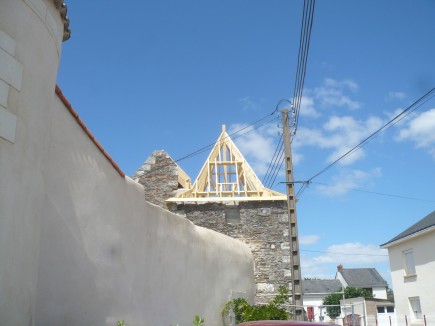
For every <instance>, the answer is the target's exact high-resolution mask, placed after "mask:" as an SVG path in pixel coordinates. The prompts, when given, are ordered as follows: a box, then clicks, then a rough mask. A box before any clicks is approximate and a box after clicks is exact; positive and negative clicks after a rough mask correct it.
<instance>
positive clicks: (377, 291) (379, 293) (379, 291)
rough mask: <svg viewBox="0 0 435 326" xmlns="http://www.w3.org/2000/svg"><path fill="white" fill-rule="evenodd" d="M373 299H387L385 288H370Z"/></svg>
mask: <svg viewBox="0 0 435 326" xmlns="http://www.w3.org/2000/svg"><path fill="white" fill-rule="evenodd" d="M372 293H373V298H376V299H387V289H386V288H385V286H378V287H376V286H375V287H373V288H372Z"/></svg>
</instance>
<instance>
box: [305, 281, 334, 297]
mask: <svg viewBox="0 0 435 326" xmlns="http://www.w3.org/2000/svg"><path fill="white" fill-rule="evenodd" d="M341 288H342V285H341V282H340V281H339V280H303V281H302V292H303V294H310V293H312V294H314V293H317V294H319V293H334V292H337V291H340V290H341Z"/></svg>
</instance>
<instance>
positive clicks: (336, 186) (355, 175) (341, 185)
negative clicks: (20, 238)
mask: <svg viewBox="0 0 435 326" xmlns="http://www.w3.org/2000/svg"><path fill="white" fill-rule="evenodd" d="M381 176H382V171H381V168H375V169H372V170H371V171H368V172H366V171H362V170H350V171H341V172H340V173H339V174H338V175H335V176H333V177H332V178H331V184H330V185H323V184H318V185H316V190H317V191H318V192H319V193H321V194H322V195H325V196H329V197H335V196H343V195H345V194H346V193H348V192H349V191H351V190H353V189H362V188H364V189H370V188H373V187H374V180H375V179H376V178H379V177H381Z"/></svg>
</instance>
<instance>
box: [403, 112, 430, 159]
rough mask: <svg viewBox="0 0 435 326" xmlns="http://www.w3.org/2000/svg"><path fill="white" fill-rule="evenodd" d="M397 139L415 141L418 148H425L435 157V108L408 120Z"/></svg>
mask: <svg viewBox="0 0 435 326" xmlns="http://www.w3.org/2000/svg"><path fill="white" fill-rule="evenodd" d="M397 139H398V140H402V141H403V140H410V141H412V142H414V143H415V144H416V146H417V148H424V149H425V150H427V151H428V153H429V154H430V155H432V156H433V158H434V159H435V108H434V109H431V110H428V111H425V112H423V113H421V114H419V115H417V116H416V117H415V118H413V119H411V120H409V121H407V123H406V125H405V127H404V128H403V129H402V130H400V132H399V135H398V137H397Z"/></svg>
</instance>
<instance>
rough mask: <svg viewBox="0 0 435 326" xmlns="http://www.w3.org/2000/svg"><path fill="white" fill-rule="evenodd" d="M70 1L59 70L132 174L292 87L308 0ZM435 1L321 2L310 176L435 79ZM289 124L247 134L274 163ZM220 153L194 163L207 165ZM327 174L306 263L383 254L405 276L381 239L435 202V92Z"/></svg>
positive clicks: (308, 97) (248, 150) (303, 229)
mask: <svg viewBox="0 0 435 326" xmlns="http://www.w3.org/2000/svg"><path fill="white" fill-rule="evenodd" d="M67 4H68V16H69V18H70V19H71V25H70V27H71V30H72V37H71V39H70V40H68V41H67V42H65V43H64V45H63V53H62V59H61V64H60V68H59V76H58V84H59V86H60V87H61V89H62V91H63V93H64V94H65V95H66V96H67V98H68V99H69V100H70V102H71V103H72V105H73V107H74V108H75V110H76V111H77V112H78V113H79V115H80V116H81V118H82V119H83V120H84V121H85V123H86V124H87V126H88V127H89V129H90V130H91V131H92V132H93V133H94V135H95V136H96V138H97V139H98V140H99V141H100V142H101V143H102V145H103V146H104V147H105V149H106V150H107V151H108V152H109V153H110V155H111V156H112V158H113V159H114V160H115V161H116V162H117V163H118V164H119V166H120V167H121V168H122V169H123V170H124V171H125V172H126V174H128V175H132V174H133V173H134V171H135V170H136V169H137V168H139V167H140V166H141V164H142V163H143V161H144V160H145V159H146V158H147V157H148V156H149V155H150V154H151V153H152V151H153V150H156V149H165V150H166V151H167V152H168V153H169V154H170V155H171V156H172V157H173V158H174V159H179V158H181V157H183V156H185V155H187V154H190V153H192V152H194V151H196V150H197V149H199V148H202V147H204V146H206V145H208V144H210V143H213V142H214V141H215V140H216V139H217V137H218V136H219V134H220V131H221V125H222V124H226V125H227V128H228V129H229V130H238V129H239V128H240V127H242V126H246V125H249V124H250V123H252V122H254V121H256V120H258V119H260V118H263V117H265V116H266V115H268V114H270V113H271V112H273V110H274V109H275V106H276V104H277V102H278V101H279V100H280V99H284V98H285V99H291V97H292V95H293V91H294V84H295V77H296V63H297V53H298V47H299V35H300V24H301V15H302V4H303V2H302V1H284V0H274V1H258V0H238V1H229V0H220V1H214V0H210V1H199V0H192V1H188V2H186V1H175V0H162V1H138V2H135V3H129V4H128V5H121V4H120V2H115V1H105V2H102V1H91V2H89V1H88V2H84V1H77V2H68V3H67ZM434 14H435V2H434V1H432V0H419V1H404V0H400V1H391V0H389V1H374V0H369V1H359V2H357V1H336V0H331V1H317V3H316V8H315V16H314V25H313V30H312V34H311V43H310V52H309V57H308V66H307V75H306V79H305V88H304V93H303V95H304V98H303V101H302V106H301V112H300V119H299V125H298V126H299V127H298V132H297V135H296V138H295V140H294V142H293V150H294V152H293V154H294V163H295V166H294V173H295V179H296V180H307V179H309V178H310V177H312V176H313V175H315V174H316V173H317V172H319V171H320V170H322V169H323V168H324V167H326V166H327V165H328V164H329V163H330V162H331V161H333V160H334V159H336V158H337V157H338V156H340V155H341V154H343V153H344V152H345V151H347V150H349V149H350V148H352V147H353V146H355V145H357V144H358V143H359V142H360V141H361V140H363V139H364V138H365V137H367V136H368V135H369V134H370V133H372V132H373V131H375V130H376V129H377V128H379V127H380V126H382V124H383V123H385V122H387V121H388V120H389V119H391V117H393V116H394V115H395V114H397V113H398V112H400V110H403V109H405V108H406V107H408V106H409V105H410V104H411V103H413V102H414V101H415V100H417V99H418V98H420V97H421V96H423V95H424V94H425V93H426V92H428V91H429V90H430V89H431V88H433V87H434V86H435V65H434V58H435V42H433V40H434V34H435V20H434V19H433V17H434ZM277 118H278V116H277ZM279 124H280V120H279V119H277V120H275V121H273V122H271V123H269V124H266V125H263V126H261V127H259V128H258V129H255V130H253V131H252V132H249V133H247V134H245V135H243V136H241V137H239V138H237V139H236V140H235V141H236V143H237V145H238V146H239V149H240V150H241V151H242V153H243V154H244V155H245V158H246V159H247V160H248V161H249V163H250V164H251V166H252V167H253V168H254V170H255V171H256V173H257V175H258V176H259V177H260V178H262V177H263V175H264V173H265V171H266V170H267V166H268V164H269V162H270V160H271V158H272V155H273V153H274V150H275V147H276V144H277V142H278V133H279V126H278V125H279ZM207 155H208V152H205V153H202V154H201V155H196V156H194V157H192V158H189V159H186V160H182V161H180V162H179V165H180V166H181V167H182V168H183V169H184V170H185V171H186V172H187V173H188V174H189V175H190V176H191V177H192V179H195V178H196V176H197V174H198V172H199V170H200V168H201V166H202V164H203V162H204V161H205V159H206V157H207ZM280 181H284V173H283V172H281V173H280V175H279V176H278V178H277V179H276V182H275V185H274V189H276V190H278V191H282V192H284V191H285V189H284V187H283V185H282V184H280V183H279V182H280ZM312 181H313V183H312V184H311V185H310V186H309V187H308V188H307V189H306V190H305V191H304V192H303V193H302V195H301V197H300V200H299V202H298V206H297V212H298V224H299V235H300V247H301V256H302V273H303V276H305V277H319V278H333V277H334V276H335V271H336V266H337V265H338V264H340V263H341V264H343V265H344V267H345V268H346V267H348V268H350V267H376V268H377V269H378V271H379V272H380V273H381V274H382V275H383V276H384V277H385V279H386V280H387V281H388V282H389V283H390V285H391V281H390V275H389V264H388V257H386V256H385V255H386V252H385V251H382V250H381V249H380V248H379V245H380V244H382V243H384V242H387V241H388V240H390V239H391V238H392V237H394V236H395V235H397V234H398V233H400V232H402V231H403V230H404V229H405V228H407V227H408V226H410V225H411V224H413V223H415V222H416V221H418V220H419V219H421V218H423V217H424V216H426V215H427V214H429V213H430V212H432V211H433V210H434V209H435V195H434V193H435V192H434V190H433V185H434V184H435V98H432V99H430V100H429V101H427V102H426V103H425V104H423V105H422V106H420V107H419V108H418V109H417V110H416V111H415V112H414V113H413V114H412V115H410V116H408V117H407V118H406V119H404V120H402V121H401V122H400V123H398V124H396V125H394V126H393V127H392V128H389V129H388V130H386V131H385V132H383V133H381V134H379V135H378V136H377V137H376V138H374V139H373V140H372V141H371V142H369V143H368V144H367V145H365V146H364V147H363V148H362V149H360V150H359V151H357V152H356V153H355V154H353V155H352V156H350V157H349V158H348V159H346V160H345V161H343V162H341V163H340V164H337V165H335V166H334V167H332V168H331V169H329V170H328V171H327V172H325V173H323V174H321V175H319V176H318V177H317V178H315V179H313V180H312ZM314 182H315V183H314ZM361 190H362V191H361ZM365 191H368V192H365ZM373 192H376V193H382V194H387V195H397V196H402V197H412V198H414V199H407V198H399V197H393V196H386V195H379V194H374V193H373Z"/></svg>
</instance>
